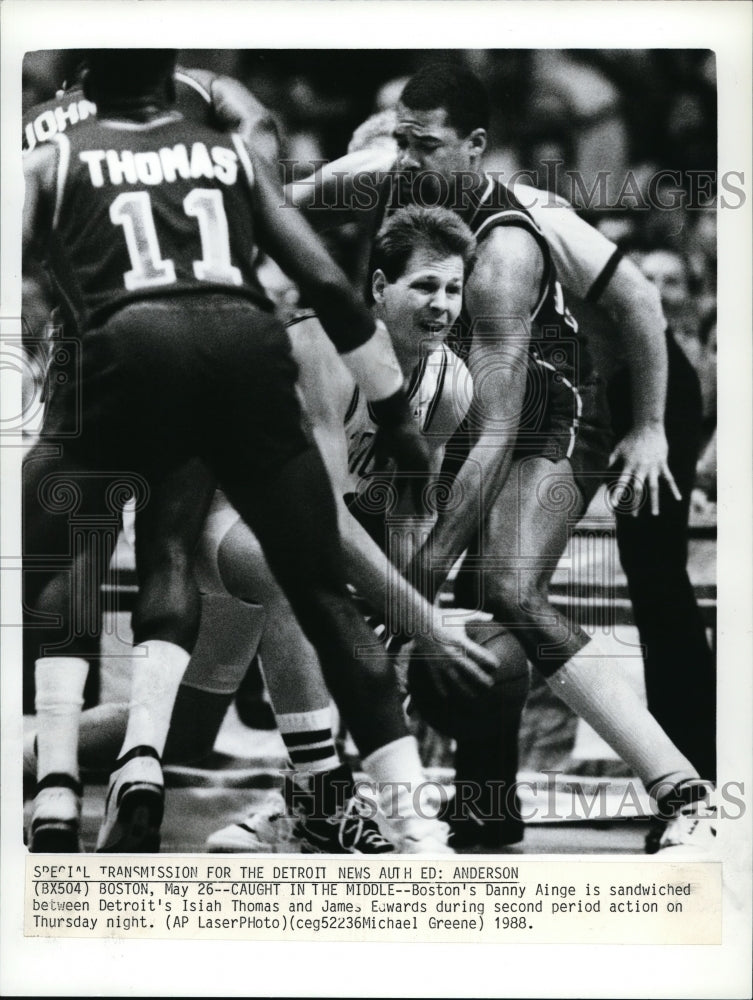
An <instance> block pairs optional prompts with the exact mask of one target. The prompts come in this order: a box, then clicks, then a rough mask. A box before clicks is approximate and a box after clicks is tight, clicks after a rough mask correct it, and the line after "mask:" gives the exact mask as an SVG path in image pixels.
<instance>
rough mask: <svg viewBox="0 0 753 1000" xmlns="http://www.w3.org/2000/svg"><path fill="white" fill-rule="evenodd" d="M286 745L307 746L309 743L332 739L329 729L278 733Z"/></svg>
mask: <svg viewBox="0 0 753 1000" xmlns="http://www.w3.org/2000/svg"><path fill="white" fill-rule="evenodd" d="M280 735H281V736H282V738H283V740H284V742H285V746H286V747H300V746H307V745H308V744H310V743H322V742H323V741H324V740H330V741H331V740H332V730H331V729H314V730H309V731H308V732H305V733H280Z"/></svg>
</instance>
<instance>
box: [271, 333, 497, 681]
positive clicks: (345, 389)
mask: <svg viewBox="0 0 753 1000" xmlns="http://www.w3.org/2000/svg"><path fill="white" fill-rule="evenodd" d="M289 333H290V335H291V343H292V345H293V357H294V358H295V360H296V362H297V363H298V368H299V377H298V388H299V391H300V394H301V399H302V403H303V407H304V412H305V414H306V416H307V417H308V420H309V423H310V428H311V432H312V434H313V436H314V439H315V440H316V443H317V445H318V447H319V451H320V452H321V455H322V458H323V460H324V464H325V466H326V468H327V472H328V473H329V476H330V479H331V481H332V487H333V492H334V495H335V501H336V504H337V514H338V523H339V528H340V537H341V541H342V544H343V554H344V556H345V565H346V572H347V576H348V579H349V580H350V582H351V583H352V584H353V585H354V586H355V587H356V588H357V590H358V592H359V593H360V594H361V595H362V596H363V597H364V598H365V600H367V601H368V602H369V604H370V605H371V606H372V607H373V608H375V609H379V608H386V607H388V606H391V607H393V608H395V609H396V610H397V611H398V618H397V619H396V621H395V623H394V624H395V625H396V626H397V627H398V628H401V629H404V628H406V627H407V626H408V623H409V622H419V621H420V622H424V623H426V624H427V626H428V633H429V635H428V637H426V638H425V639H424V645H425V646H427V647H428V652H430V653H432V654H433V655H434V656H437V657H439V656H441V657H443V659H444V661H445V663H444V669H445V670H446V671H449V672H451V673H452V674H453V677H454V678H455V679H456V681H457V683H458V684H459V685H460V686H461V687H465V688H469V687H471V688H473V687H478V685H479V684H481V685H484V686H486V685H489V684H490V683H491V679H490V677H489V675H488V674H487V673H486V672H485V670H490V671H491V670H494V669H495V667H496V666H497V663H496V661H495V659H494V657H493V656H492V655H491V654H490V653H489V652H488V651H487V650H485V649H484V648H483V647H482V646H479V645H478V644H476V643H475V642H473V641H472V640H470V639H469V638H468V637H467V635H466V633H465V630H464V629H462V628H449V627H447V626H445V625H444V624H443V622H442V612H441V611H440V609H439V608H436V607H434V606H433V605H431V604H429V602H428V601H426V600H425V599H424V598H423V597H422V596H421V595H420V594H419V593H418V592H417V591H416V590H415V589H414V588H413V587H412V586H411V585H410V584H409V583H408V581H407V580H405V579H404V578H403V577H402V576H401V575H400V573H399V572H398V570H397V569H396V567H395V566H393V565H392V563H391V562H390V561H389V559H388V558H387V557H386V555H385V554H384V553H383V552H382V550H381V549H380V548H379V546H378V545H377V544H376V543H375V542H374V541H373V539H372V538H371V537H370V536H369V534H368V532H366V531H365V530H364V528H363V527H362V526H361V525H360V524H359V522H358V521H357V520H356V518H354V517H353V515H352V514H351V513H350V511H349V510H348V509H347V507H346V505H345V502H344V501H343V494H344V493H345V492H346V490H347V488H348V449H347V442H346V440H345V435H344V433H343V425H344V421H345V413H346V410H347V408H348V403H349V401H350V398H351V396H352V393H353V381H352V379H351V377H350V375H349V374H348V372H347V370H346V369H345V367H344V365H343V364H342V361H341V360H340V359H339V358H338V356H337V354H336V352H335V350H334V348H333V346H332V344H331V343H330V341H329V340H328V339H327V338H326V337H325V336H324V335H323V334H322V333H321V331H320V329H319V327H318V324H315V325H313V324H307V323H301V324H296V325H295V326H293V327H291V328H290V330H289ZM481 668H485V669H481Z"/></svg>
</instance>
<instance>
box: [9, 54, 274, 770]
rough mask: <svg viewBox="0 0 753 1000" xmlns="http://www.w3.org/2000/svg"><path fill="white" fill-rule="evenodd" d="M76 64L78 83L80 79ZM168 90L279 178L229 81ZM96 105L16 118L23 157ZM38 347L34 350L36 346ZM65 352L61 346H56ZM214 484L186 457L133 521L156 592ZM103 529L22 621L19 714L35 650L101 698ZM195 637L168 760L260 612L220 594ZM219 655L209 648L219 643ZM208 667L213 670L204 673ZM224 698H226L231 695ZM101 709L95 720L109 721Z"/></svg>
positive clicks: (199, 730)
mask: <svg viewBox="0 0 753 1000" xmlns="http://www.w3.org/2000/svg"><path fill="white" fill-rule="evenodd" d="M85 67H86V61H85V60H84V61H83V62H82V64H81V67H80V70H79V76H83V74H85V72H86V68H85ZM173 85H174V88H175V98H176V106H177V108H178V109H179V110H180V111H181V112H182V113H183V114H184V115H185V116H186V117H187V118H188V119H189V120H190V121H195V122H199V123H201V124H206V125H209V126H211V127H213V128H219V129H220V130H234V131H237V132H238V133H239V134H240V135H241V136H242V137H243V139H244V141H245V142H246V143H247V144H249V145H251V147H252V148H253V149H254V151H255V152H256V153H258V154H260V155H261V156H262V157H263V158H264V159H265V160H266V161H268V162H269V163H270V164H274V169H275V170H276V169H277V159H278V157H279V154H280V147H279V135H278V130H277V125H276V123H275V121H274V119H273V118H272V116H271V115H270V113H269V112H268V110H267V109H266V108H265V107H264V106H263V105H262V104H261V103H260V102H259V101H258V100H257V99H256V98H255V97H254V96H253V94H251V93H250V92H249V91H248V90H247V89H246V88H245V87H243V86H242V85H241V84H240V83H239V82H238V81H237V80H234V79H233V78H232V77H228V76H221V75H217V74H214V73H211V72H209V71H207V70H202V69H191V70H184V69H181V68H180V67H178V68H176V70H175V72H174V74H173ZM96 110H97V109H96V105H95V104H94V103H93V102H92V101H90V100H88V99H87V98H86V97H85V95H84V90H83V84H82V82H81V81H80V80H79V81H78V82H76V83H75V84H74V85H73V86H72V87H70V88H63V89H62V90H61V91H59V92H58V93H57V94H56V95H55V97H54V98H51V99H50V100H47V101H45V102H43V103H42V104H39V105H36V106H35V107H34V108H31V109H30V110H29V111H27V112H26V113H25V115H24V118H23V142H22V147H23V150H24V152H29V151H31V150H32V149H35V148H36V147H37V146H39V145H40V144H42V143H44V142H49V141H50V140H51V139H53V137H54V136H55V135H57V134H58V133H60V132H68V133H69V132H70V131H71V130H72V129H76V128H78V127H79V126H80V125H82V124H83V123H85V122H86V121H88V120H90V119H91V118H92V117H93V116H94V115H96ZM51 326H52V328H53V330H55V333H54V338H55V339H57V338H58V337H59V336H60V333H61V332H62V336H63V337H64V338H68V339H69V338H71V337H73V336H74V335H75V320H74V318H73V317H72V316H71V315H65V310H64V309H61V308H57V309H56V310H55V314H54V320H53V322H52V324H51ZM35 346H37V348H38V346H39V345H35ZM43 346H44V348H45V351H46V353H47V356H48V358H49V359H50V363H51V366H52V367H51V370H49V371H48V380H50V379H55V378H56V377H58V376H60V377H67V373H66V371H65V370H63V369H61V366H60V365H58V364H56V362H55V359H56V358H57V357H58V356H61V357H66V356H68V355H67V352H66V351H65V349H64V350H63V353H62V354H61V355H58V352H56V351H53V350H51V348H52V347H54V342H51V341H49V340H48V342H47V344H46V345H43ZM62 346H63V347H64V348H65V345H62ZM214 487H215V481H214V477H213V476H212V475H211V474H210V473H209V470H208V469H207V468H206V466H205V465H204V463H202V462H201V461H200V460H198V459H196V458H192V459H191V460H190V461H189V462H188V463H187V464H186V466H185V467H184V468H183V469H178V470H175V472H174V473H173V475H172V476H171V477H170V479H169V480H167V481H165V482H164V484H163V496H162V497H158V496H156V495H155V492H154V491H152V494H151V504H150V507H151V515H150V517H149V518H148V519H147V518H146V517H142V519H141V532H142V536H145V535H146V533H147V532H149V534H150V536H151V537H148V538H144V541H143V548H144V551H145V553H148V555H149V559H150V561H151V566H152V567H153V569H154V572H155V573H159V580H160V586H161V587H162V588H164V589H165V590H166V591H170V590H171V589H172V587H173V586H175V585H176V584H175V582H174V581H175V579H179V578H180V577H181V576H182V574H183V573H184V572H185V571H186V570H185V567H186V565H187V563H188V562H189V561H190V559H191V556H192V551H191V548H190V546H191V544H192V543H191V539H193V538H194V537H195V534H196V526H197V523H203V520H204V515H205V513H206V509H207V506H208V503H209V500H210V498H211V496H212V494H213V492H214ZM110 514H111V517H110V518H109V519H108V520H109V521H110V524H109V525H104V524H103V525H101V526H100V527H96V526H95V525H93V524H92V525H90V526H89V530H90V531H93V532H98V534H99V545H100V546H101V547H102V555H101V557H100V558H98V559H96V560H93V561H92V560H88V561H86V559H85V556H84V555H83V554H82V555H81V556H80V557H79V559H78V561H77V564H76V566H75V567H74V571H73V572H71V573H68V572H66V573H64V574H60V576H59V577H58V580H57V581H56V585H55V592H56V595H57V604H58V607H57V621H58V623H59V624H58V625H56V626H53V625H52V624H51V622H50V621H45V622H44V623H43V626H42V627H41V628H38V629H35V628H34V626H33V623H32V622H27V626H26V631H25V642H24V683H23V703H24V713H25V714H27V715H28V714H32V713H33V712H34V696H35V685H34V671H35V660H36V658H37V656H38V650H39V647H40V644H42V645H44V646H46V647H51V648H54V649H55V651H56V654H57V655H63V654H64V653H65V655H68V656H76V657H77V658H78V659H82V660H86V661H88V662H89V664H90V668H89V672H88V675H87V684H86V689H85V700H86V701H88V703H89V704H96V702H97V700H98V691H99V683H98V680H99V675H98V669H97V664H98V659H99V655H100V633H101V616H102V613H103V612H102V608H101V601H100V600H99V595H100V592H101V584H102V578H103V574H104V573H105V572H106V570H107V557H106V554H105V553H106V552H107V551H109V550H110V549H111V548H112V544H113V542H114V533H115V531H116V530H117V527H116V524H117V521H118V519H119V512H118V511H114V510H113V511H111V512H110ZM155 579H156V577H155ZM201 604H202V608H201V628H202V632H203V633H206V635H213V636H214V637H215V638H214V640H213V642H212V643H211V644H210V643H207V642H201V643H200V644H199V645H198V646H197V647H196V649H195V651H194V656H193V657H192V661H191V664H190V666H189V668H188V669H187V671H186V674H185V675H184V683H183V684H181V687H180V689H179V692H178V696H177V700H176V718H177V720H178V722H179V724H178V725H177V726H175V727H171V732H170V737H169V739H168V744H167V756H168V758H171V759H172V758H174V757H175V756H176V755H177V756H178V757H179V758H184V757H185V755H186V753H187V747H188V736H189V734H190V740H191V741H194V742H195V744H196V753H198V754H201V748H202V747H203V746H205V745H206V742H207V741H208V740H211V739H212V734H213V733H215V732H216V728H217V726H218V725H219V723H220V721H221V719H222V717H223V716H224V713H225V711H226V708H227V700H228V697H232V695H234V694H235V689H236V687H237V685H234V683H233V681H232V680H231V679H230V677H229V676H228V668H229V667H230V666H232V665H237V667H238V670H242V669H244V668H245V667H246V666H247V665H248V664H249V662H250V661H251V659H252V657H253V655H254V651H255V649H256V648H257V646H258V642H259V637H260V634H261V628H262V626H263V613H262V611H261V609H260V608H259V607H258V606H252V605H248V604H247V603H246V602H241V601H237V600H235V599H233V598H230V597H229V596H227V595H225V596H222V595H218V594H214V595H208V594H204V593H202V596H201ZM74 607H83V608H87V609H89V615H88V617H87V618H86V619H81V616H79V617H78V619H75V618H74V616H73V615H72V613H71V609H73V608H74ZM219 637H221V643H222V644H221V647H218V645H217V643H218V642H219V641H220V638H219ZM212 668H213V669H212ZM231 689H232V691H231ZM107 711H108V710H107V709H103V710H102V712H101V713H100V714H102V715H103V718H107Z"/></svg>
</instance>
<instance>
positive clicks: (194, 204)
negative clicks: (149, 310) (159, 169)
mask: <svg viewBox="0 0 753 1000" xmlns="http://www.w3.org/2000/svg"><path fill="white" fill-rule="evenodd" d="M183 211H184V212H185V213H186V215H188V216H190V217H191V218H194V219H196V220H197V222H198V225H199V238H200V240H201V255H202V256H201V260H195V261H194V262H193V273H194V277H195V278H197V279H198V280H199V281H209V282H213V283H215V284H222V285H240V284H242V283H243V277H242V275H241V272H240V270H239V269H238V268H237V267H235V266H234V265H233V264H232V262H231V260H230V237H229V233H228V225H227V215H226V214H225V203H224V201H223V199H222V191H218V190H217V189H216V188H194V189H193V190H192V191H189V193H188V194H187V195H186V197H185V198H184V199H183ZM110 219H111V221H112V222H113V223H114V224H115V225H116V226H122V227H123V233H124V235H125V241H126V246H127V247H128V254H129V256H130V258H131V270H130V271H126V272H125V274H124V275H123V282H124V284H125V286H126V288H127V289H128V291H131V292H132V291H135V290H136V289H139V288H153V287H156V286H157V285H172V284H174V283H175V280H176V277H175V263H174V262H173V261H172V260H170V259H169V258H167V259H163V257H162V253H161V251H160V246H159V240H158V238H157V229H156V227H155V225H154V214H153V212H152V199H151V197H150V195H149V193H148V192H147V191H124V192H123V194H119V195H118V197H117V198H116V199H115V201H113V203H112V205H110Z"/></svg>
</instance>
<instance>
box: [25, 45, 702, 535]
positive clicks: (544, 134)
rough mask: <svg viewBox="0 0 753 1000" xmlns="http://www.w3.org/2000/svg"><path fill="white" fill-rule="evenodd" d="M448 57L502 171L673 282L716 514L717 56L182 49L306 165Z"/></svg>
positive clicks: (187, 62)
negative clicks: (242, 90)
mask: <svg viewBox="0 0 753 1000" xmlns="http://www.w3.org/2000/svg"><path fill="white" fill-rule="evenodd" d="M79 55H80V54H79V53H76V52H74V51H70V52H60V53H50V52H39V53H32V54H30V55H29V56H27V58H26V60H25V63H24V81H23V111H24V112H25V111H27V110H28V109H30V108H31V107H33V106H34V105H35V104H37V103H39V102H40V101H43V100H46V99H47V98H49V97H51V96H53V95H54V93H55V91H56V90H58V89H59V88H60V86H61V84H62V83H63V82H64V81H66V80H68V81H70V80H72V79H73V77H74V74H75V71H76V65H77V63H78V60H79ZM439 60H442V61H448V60H449V61H455V62H458V61H459V62H462V63H464V64H465V65H466V66H468V68H470V69H472V70H473V71H474V72H475V73H476V74H477V75H478V76H479V77H480V78H481V79H482V80H483V81H484V83H485V84H486V86H487V88H488V91H489V94H490V97H491V106H492V122H491V128H490V137H489V138H490V145H489V151H488V154H487V157H486V161H485V163H486V167H487V169H489V170H494V171H498V172H499V173H500V175H501V177H502V179H503V180H504V179H505V177H509V176H511V175H512V174H513V173H514V172H515V171H517V170H526V171H529V172H531V173H532V174H533V176H534V179H535V180H536V182H537V185H538V186H539V187H545V188H548V189H550V190H554V191H556V192H557V193H558V194H560V195H562V196H563V197H565V198H567V199H568V200H569V201H572V202H574V203H575V205H576V207H577V208H578V209H579V210H580V211H582V212H583V214H584V216H585V217H586V218H587V219H588V221H589V222H591V223H592V224H593V225H596V226H597V228H599V229H600V230H602V231H603V232H604V233H605V235H607V236H608V237H609V238H610V239H612V240H613V241H614V242H616V243H617V244H619V245H620V246H621V247H623V248H624V249H625V250H626V251H627V252H630V253H631V254H633V255H634V256H635V259H636V261H637V262H638V263H639V265H640V266H641V268H642V269H643V271H644V273H645V274H646V275H647V276H648V277H649V278H650V279H651V280H652V281H654V282H655V283H656V284H657V285H658V286H659V289H660V291H661V294H662V302H663V305H664V310H665V313H666V315H667V319H668V320H669V322H670V324H671V327H672V330H673V332H674V335H675V337H676V339H677V341H678V343H679V344H680V346H681V347H682V348H683V350H685V352H686V353H687V355H688V357H689V358H690V360H691V362H692V363H693V364H694V365H695V367H696V369H697V371H698V374H699V377H700V380H701V386H702V392H703V399H704V423H705V439H706V440H705V447H704V451H703V453H702V457H701V461H700V463H699V470H698V471H699V479H698V487H699V490H698V491H697V495H696V497H695V498H694V501H695V503H694V507H695V511H696V514H698V515H701V516H703V515H704V514H708V513H709V512H710V511H711V510H712V508H713V503H714V501H715V499H716V447H715V445H716V210H715V204H716V198H717V193H718V192H717V190H716V169H717V154H716V149H717V121H716V115H717V103H716V81H715V59H714V54H713V53H712V52H710V51H706V50H647V49H630V50H618V49H614V50H611V49H610V50H603V49H600V50H592V49H589V50H568V51H558V50H516V49H506V50H473V51H460V50H424V51H416V50H404V49H390V50H384V49H380V50H357V49H344V50H342V49H341V50H337V51H331V50H285V49H281V50H200V49H193V50H186V51H182V52H181V53H180V56H179V62H180V64H181V65H183V66H186V67H201V68H204V69H208V70H213V71H215V72H218V73H226V74H228V75H231V76H234V77H236V78H237V79H239V80H241V81H242V82H243V83H245V84H246V85H247V86H248V87H249V89H250V90H251V91H252V92H253V93H254V94H255V95H256V96H257V97H258V98H259V99H260V100H261V101H262V102H263V103H264V104H265V105H266V106H267V107H268V108H269V109H270V110H271V111H272V112H273V114H274V115H275V117H276V118H277V120H278V123H279V126H280V133H281V136H282V139H283V155H284V156H285V157H286V158H287V159H290V160H294V161H298V162H302V161H311V160H325V159H334V158H336V157H338V156H340V155H342V154H343V153H344V152H345V150H346V149H347V146H348V142H349V139H350V137H351V135H352V133H353V131H354V130H355V129H356V128H357V126H358V125H359V124H360V123H361V122H363V121H364V120H365V119H366V118H368V117H369V115H371V114H373V113H374V112H376V111H379V110H386V109H389V108H391V107H393V106H394V105H395V103H396V102H397V99H398V97H399V95H400V91H401V89H402V86H403V84H404V82H405V79H406V78H407V76H408V75H410V74H411V73H412V72H414V71H415V70H416V69H417V68H419V67H420V66H421V65H423V64H425V63H427V62H435V61H439ZM555 164H557V165H558V166H555ZM600 174H601V176H602V178H603V183H602V181H600ZM573 176H575V177H577V179H578V180H577V183H574V182H573ZM25 291H26V292H27V294H26V297H25V304H24V311H25V317H26V320H27V323H28V325H29V327H30V328H31V329H32V330H33V331H34V333H35V334H36V333H37V331H38V329H39V327H40V325H41V326H42V327H43V326H44V324H45V322H46V320H47V316H48V313H47V311H46V310H47V304H46V302H45V295H44V292H43V285H42V283H41V282H39V281H35V280H31V281H30V282H29V281H27V283H26V288H25Z"/></svg>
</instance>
